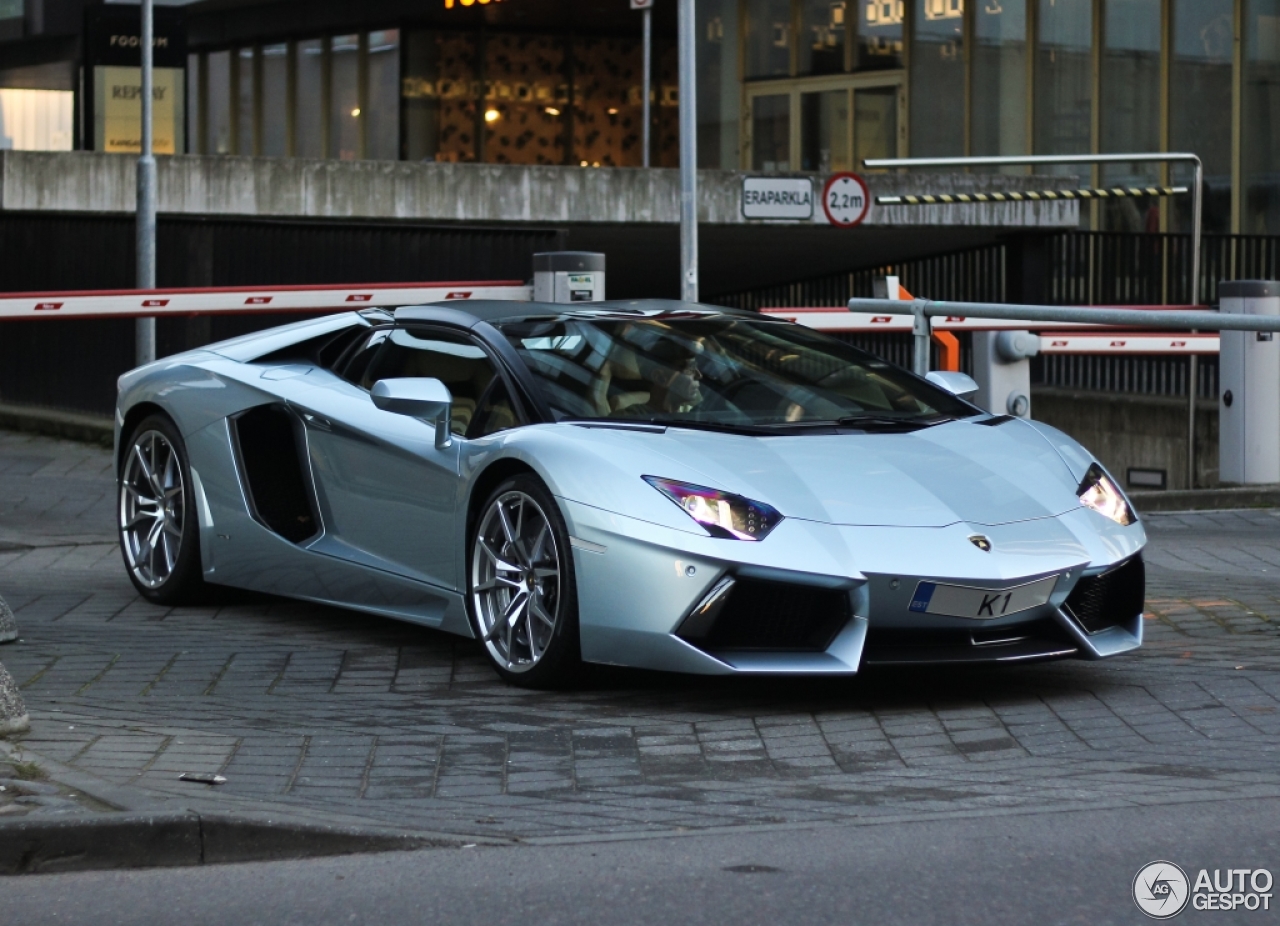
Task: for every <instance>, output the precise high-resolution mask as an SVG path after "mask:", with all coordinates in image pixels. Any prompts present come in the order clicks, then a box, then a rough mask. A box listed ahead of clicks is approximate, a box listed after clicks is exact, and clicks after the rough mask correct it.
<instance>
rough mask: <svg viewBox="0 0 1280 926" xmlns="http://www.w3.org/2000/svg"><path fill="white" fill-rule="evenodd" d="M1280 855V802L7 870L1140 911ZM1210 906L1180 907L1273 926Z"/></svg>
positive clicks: (288, 911) (1021, 914)
mask: <svg viewBox="0 0 1280 926" xmlns="http://www.w3.org/2000/svg"><path fill="white" fill-rule="evenodd" d="M1156 859H1168V860H1171V861H1174V862H1176V863H1178V864H1180V865H1181V866H1182V867H1183V868H1184V869H1186V870H1187V872H1188V874H1189V875H1190V876H1191V877H1192V878H1193V879H1194V878H1195V876H1196V871H1198V869H1200V868H1207V869H1209V871H1210V876H1211V877H1212V871H1213V869H1214V868H1220V869H1221V868H1250V869H1253V868H1257V867H1267V866H1268V865H1270V868H1271V870H1272V872H1273V873H1276V871H1277V868H1280V866H1277V864H1276V862H1277V861H1280V801H1275V800H1268V801H1262V802H1243V801H1233V802H1226V803H1197V804H1194V805H1188V806H1185V807H1177V806H1160V807H1150V808H1125V809H1118V810H1103V811H1083V812H1079V811H1078V812H1073V813H1043V814H1032V815H1025V814H1021V815H1015V816H1006V817H996V818H992V817H986V818H983V819H953V820H930V821H916V822H905V823H898V824H886V823H882V824H877V825H873V826H821V827H816V828H797V829H786V830H781V829H776V828H775V829H771V830H767V831H755V832H733V833H724V834H717V835H666V836H662V837H658V838H650V839H638V840H631V841H615V842H600V841H587V842H577V843H574V844H569V845H539V846H525V847H517V848H483V847H477V848H473V849H431V850H424V851H420V852H407V853H389V854H384V855H364V856H351V857H345V858H336V859H324V860H319V861H308V862H276V863H265V864H245V865H221V866H210V867H207V868H194V869H170V870H153V871H139V872H111V873H88V874H74V875H43V876H41V875H37V876H29V877H22V878H15V879H10V880H8V881H5V882H3V883H0V921H3V922H5V923H12V924H23V926H37V924H54V923H57V924H68V923H71V924H81V923H83V924H93V926H115V924H120V926H142V924H147V926H150V924H183V926H204V924H208V926H228V924H235V926H242V924H258V923H261V924H273V926H274V924H299V926H302V924H305V926H321V924H371V926H372V924H377V926H399V924H405V926H418V924H435V923H451V924H452V923H457V924H473V923H474V924H485V926H504V924H512V926H516V924H522V926H523V924H533V923H556V924H561V923H563V924H579V923H580V924H590V926H596V924H618V926H625V924H632V923H634V924H653V923H661V924H665V926H672V924H683V923H691V924H703V923H705V924H720V923H725V924H728V923H733V924H743V926H746V924H756V923H759V924H770V926H772V924H791V923H805V924H808V923H815V924H819V923H820V924H827V923H830V924H839V926H850V924H864V923H865V924H894V923H909V924H913V926H931V924H937V926H955V924H964V923H975V924H984V926H996V924H1010V926H1023V924H1030V923H1035V924H1073V923H1079V924H1089V926H1096V924H1110V923H1117V924H1125V923H1147V922H1151V920H1149V919H1148V918H1147V917H1146V916H1145V915H1144V914H1142V913H1141V912H1140V911H1139V910H1138V908H1137V907H1136V906H1135V904H1134V902H1133V900H1132V898H1131V896H1130V890H1131V882H1132V880H1133V877H1134V874H1135V873H1136V872H1137V871H1138V869H1139V868H1141V867H1142V866H1143V865H1145V864H1146V863H1148V862H1150V861H1153V860H1156ZM1277 919H1280V913H1277V912H1276V910H1274V909H1273V910H1271V911H1269V912H1266V913H1263V912H1261V911H1258V912H1254V913H1246V912H1244V911H1240V912H1197V911H1195V910H1193V909H1191V908H1190V907H1188V908H1187V909H1186V910H1185V911H1184V912H1183V913H1181V914H1180V915H1178V916H1177V917H1176V919H1175V920H1174V921H1175V922H1204V923H1211V922H1222V923H1227V922H1231V923H1234V922H1245V923H1254V922H1256V923H1266V922H1275V921H1276V920H1277Z"/></svg>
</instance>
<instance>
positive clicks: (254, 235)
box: [0, 214, 564, 414]
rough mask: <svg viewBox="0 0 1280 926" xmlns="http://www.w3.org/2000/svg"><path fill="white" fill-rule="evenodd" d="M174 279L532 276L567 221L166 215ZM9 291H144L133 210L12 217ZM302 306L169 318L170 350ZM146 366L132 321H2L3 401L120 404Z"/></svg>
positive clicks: (268, 321)
mask: <svg viewBox="0 0 1280 926" xmlns="http://www.w3.org/2000/svg"><path fill="white" fill-rule="evenodd" d="M156 237H157V254H156V257H157V274H156V277H157V283H158V285H159V286H161V287H200V286H271V285H281V286H286V285H291V284H322V283H334V284H342V283H369V282H385V283H394V282H405V283H408V282H420V281H432V280H437V281H445V280H503V279H505V280H527V279H528V278H529V275H530V271H531V268H532V266H533V254H534V252H535V251H553V250H560V249H562V248H563V247H564V233H563V232H561V231H559V230H555V229H509V228H474V227H472V228H457V227H440V226H418V225H404V224H396V225H390V224H377V223H368V224H361V223H356V222H343V223H341V224H337V223H327V222H296V221H293V222H272V221H260V220H254V221H243V220H221V219H182V218H168V217H163V218H161V220H160V223H159V229H158V234H157V236H156ZM0 254H3V255H4V260H3V261H0V292H41V291H45V292H47V291H59V290H102V289H131V288H132V287H133V281H134V223H133V220H132V219H131V218H112V217H92V216H45V215H21V214H19V215H14V214H0ZM304 317H306V316H303V315H297V314H292V315H253V316H228V315H221V316H204V317H195V318H167V319H160V320H159V321H158V323H157V325H156V348H157V353H158V354H159V355H160V356H167V355H169V354H174V353H177V352H179V351H182V350H187V349H189V348H193V347H200V346H203V345H205V344H208V343H211V342H213V341H217V340H221V339H223V338H229V337H234V336H236V335H238V334H244V333H246V332H249V331H256V330H259V329H262V328H268V327H271V326H272V325H278V324H283V323H285V322H288V321H297V320H299V319H300V318H304ZM133 365H134V322H133V321H132V320H119V319H116V320H106V319H103V320H99V319H75V320H71V319H68V320H56V319H40V320H39V321H29V322H28V321H6V322H0V401H3V402H14V403H20V404H27V405H42V406H47V407H53V408H64V409H71V410H75V411H86V412H93V413H101V414H109V413H110V412H111V410H112V407H113V404H114V402H115V395H116V388H115V380H116V377H118V376H119V375H120V374H121V373H123V372H124V371H125V370H128V369H130V368H131V367H132V366H133Z"/></svg>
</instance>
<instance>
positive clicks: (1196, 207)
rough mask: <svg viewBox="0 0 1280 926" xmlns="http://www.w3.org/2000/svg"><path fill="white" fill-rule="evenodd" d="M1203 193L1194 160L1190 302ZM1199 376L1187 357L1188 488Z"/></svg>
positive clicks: (1195, 361)
mask: <svg viewBox="0 0 1280 926" xmlns="http://www.w3.org/2000/svg"><path fill="white" fill-rule="evenodd" d="M1203 196H1204V165H1203V164H1201V163H1200V159H1199V158H1196V159H1195V194H1194V196H1193V198H1192V200H1191V304H1192V305H1199V304H1200V221H1201V212H1200V210H1201V205H1202V203H1203V199H1202V197H1203ZM1199 379H1200V358H1199V357H1198V356H1197V355H1195V354H1192V355H1191V356H1190V357H1189V358H1188V359H1187V488H1188V489H1194V488H1195V487H1196V398H1197V392H1198V391H1199V390H1198V389H1197V388H1196V387H1197V386H1198V385H1199Z"/></svg>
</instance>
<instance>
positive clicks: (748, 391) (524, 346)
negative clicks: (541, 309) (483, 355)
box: [498, 313, 978, 429]
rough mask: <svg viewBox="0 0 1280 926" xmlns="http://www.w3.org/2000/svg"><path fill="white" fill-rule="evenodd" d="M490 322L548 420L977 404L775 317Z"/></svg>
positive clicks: (928, 410)
mask: <svg viewBox="0 0 1280 926" xmlns="http://www.w3.org/2000/svg"><path fill="white" fill-rule="evenodd" d="M498 327H499V328H500V329H501V330H502V333H503V334H504V335H505V336H506V337H507V338H508V340H510V342H511V343H512V345H513V346H514V347H515V349H516V351H517V352H518V353H519V354H520V356H521V357H522V358H523V359H524V361H525V363H526V364H527V365H528V367H529V369H530V370H531V371H532V372H533V374H534V378H535V380H536V382H537V384H538V386H539V387H540V389H541V391H542V395H543V398H544V399H545V401H546V403H547V404H548V405H549V406H550V407H551V410H552V412H553V414H554V415H555V417H556V420H565V419H577V420H583V419H588V420H599V419H607V420H632V421H652V422H658V423H666V424H688V425H690V426H698V425H701V426H704V427H715V426H724V427H739V428H751V427H764V428H769V429H784V428H791V427H804V426H806V425H832V424H842V425H850V426H855V427H858V426H861V425H863V424H868V423H880V424H882V425H888V426H892V425H893V424H894V423H895V422H901V423H902V424H904V425H907V424H910V423H916V424H917V425H921V424H925V423H928V422H929V421H930V420H934V421H938V420H943V419H948V418H965V417H969V416H971V415H975V414H978V412H977V410H976V409H974V407H973V406H971V405H969V404H968V403H965V402H962V401H961V400H959V399H957V398H956V397H955V396H953V395H951V394H950V393H948V392H945V391H943V390H942V389H939V388H937V387H935V386H933V385H932V384H930V383H927V382H924V381H922V380H920V379H918V378H916V377H914V376H912V375H911V374H909V373H907V372H906V371H905V370H903V369H901V368H900V367H896V366H894V365H892V364H890V363H886V362H885V361H883V360H880V359H879V358H877V357H875V356H874V355H872V354H869V353H867V352H866V351H862V350H859V349H858V348H856V347H853V346H852V345H849V344H846V343H844V342H843V341H839V340H836V339H835V338H832V337H830V336H828V335H824V334H821V333H819V332H816V331H813V330H811V329H808V328H804V327H802V326H800V325H793V324H789V323H786V322H775V321H770V320H766V319H758V320H757V319H754V318H743V317H741V316H732V315H719V314H714V315H713V314H707V315H695V314H692V313H691V314H689V315H687V316H672V315H663V316H648V317H644V316H642V317H637V318H607V317H606V318H599V317H597V318H559V319H540V320H539V319H535V320H522V321H516V322H507V323H504V324H500V325H499V326H498Z"/></svg>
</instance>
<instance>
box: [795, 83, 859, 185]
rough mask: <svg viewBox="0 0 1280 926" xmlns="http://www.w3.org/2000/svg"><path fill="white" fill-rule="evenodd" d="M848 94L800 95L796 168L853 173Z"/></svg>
mask: <svg viewBox="0 0 1280 926" xmlns="http://www.w3.org/2000/svg"><path fill="white" fill-rule="evenodd" d="M849 128H850V126H849V91H848V90H819V91H817V92H815V93H801V94H800V169H801V170H816V171H819V172H820V173H824V174H829V173H833V172H835V171H841V170H853V161H852V159H851V158H850V157H849V140H850V133H849Z"/></svg>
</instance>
